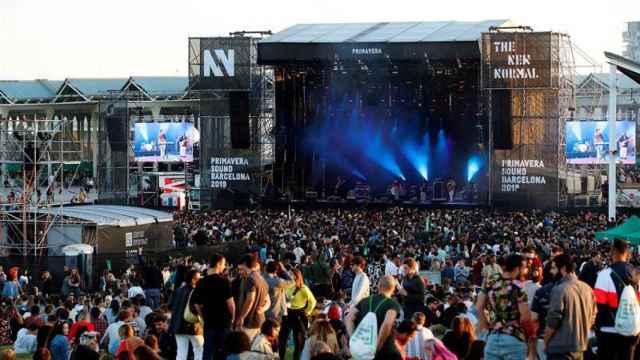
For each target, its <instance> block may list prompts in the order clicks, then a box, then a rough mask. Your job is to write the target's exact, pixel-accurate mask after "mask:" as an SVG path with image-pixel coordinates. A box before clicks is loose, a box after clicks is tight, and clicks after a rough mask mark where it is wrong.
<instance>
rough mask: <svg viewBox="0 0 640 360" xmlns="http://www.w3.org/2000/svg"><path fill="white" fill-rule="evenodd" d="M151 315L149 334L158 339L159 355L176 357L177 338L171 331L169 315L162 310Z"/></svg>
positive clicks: (168, 357) (167, 357)
mask: <svg viewBox="0 0 640 360" xmlns="http://www.w3.org/2000/svg"><path fill="white" fill-rule="evenodd" d="M149 317H150V319H149V320H150V323H151V324H150V326H148V327H147V329H148V331H147V335H153V336H155V337H156V339H157V340H158V349H159V355H160V356H161V357H162V358H165V359H175V358H176V354H177V345H176V338H175V335H173V334H171V333H169V326H168V323H167V317H166V316H165V315H164V314H163V313H161V312H160V311H158V312H154V313H152V314H150V315H149ZM205 341H206V339H205ZM203 357H204V355H203Z"/></svg>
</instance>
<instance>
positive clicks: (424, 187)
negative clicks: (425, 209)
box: [420, 180, 429, 203]
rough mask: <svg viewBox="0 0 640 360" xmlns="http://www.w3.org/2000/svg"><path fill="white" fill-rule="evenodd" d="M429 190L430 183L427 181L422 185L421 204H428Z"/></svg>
mask: <svg viewBox="0 0 640 360" xmlns="http://www.w3.org/2000/svg"><path fill="white" fill-rule="evenodd" d="M428 189H429V182H428V181H426V180H425V181H424V182H422V184H421V185H420V202H421V203H426V202H427V190H428Z"/></svg>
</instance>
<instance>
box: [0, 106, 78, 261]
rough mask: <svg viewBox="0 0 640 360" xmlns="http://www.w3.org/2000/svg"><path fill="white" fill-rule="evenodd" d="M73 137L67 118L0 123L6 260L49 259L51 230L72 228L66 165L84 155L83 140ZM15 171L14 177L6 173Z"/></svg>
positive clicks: (0, 206)
mask: <svg viewBox="0 0 640 360" xmlns="http://www.w3.org/2000/svg"><path fill="white" fill-rule="evenodd" d="M72 134H73V121H72V120H71V119H67V118H63V119H47V118H38V116H37V115H34V116H33V117H32V118H31V117H26V116H23V117H20V118H18V119H12V118H9V119H0V143H1V144H2V146H0V162H1V163H2V167H3V169H4V170H5V171H4V172H3V174H2V183H1V184H0V187H1V188H2V189H3V191H2V192H0V253H1V254H2V255H3V256H16V255H18V256H23V257H25V258H26V257H27V256H33V257H35V258H37V257H39V256H45V255H46V249H47V248H48V246H47V236H48V233H49V230H51V229H52V227H54V226H63V225H64V224H65V223H66V222H67V220H65V218H64V203H65V202H67V203H68V202H69V201H70V199H68V198H65V197H68V195H69V194H68V192H67V191H62V190H64V186H65V185H64V183H65V181H64V179H65V174H64V164H65V159H69V160H72V159H75V158H77V157H78V156H77V155H78V153H79V152H81V151H82V150H81V149H82V147H81V146H80V140H76V139H74V137H73V135H72ZM74 154H75V156H74ZM10 166H13V168H14V172H13V173H12V176H9V174H8V171H7V170H6V169H8V168H9V167H10ZM7 185H8V187H7ZM74 223H75V224H77V223H78V222H77V221H74ZM78 240H79V239H78Z"/></svg>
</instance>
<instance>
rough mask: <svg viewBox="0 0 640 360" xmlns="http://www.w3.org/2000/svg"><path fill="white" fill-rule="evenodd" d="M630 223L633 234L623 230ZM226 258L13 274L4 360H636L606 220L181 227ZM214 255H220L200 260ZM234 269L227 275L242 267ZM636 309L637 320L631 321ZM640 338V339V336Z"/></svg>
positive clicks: (222, 219)
mask: <svg viewBox="0 0 640 360" xmlns="http://www.w3.org/2000/svg"><path fill="white" fill-rule="evenodd" d="M624 219H625V216H621V217H620V219H619V221H624ZM175 220H176V231H175V235H176V244H177V245H178V246H180V247H183V246H200V245H212V244H216V245H224V244H226V243H229V242H233V241H243V242H244V244H246V251H244V253H243V254H240V255H241V256H240V258H241V260H240V261H238V262H237V263H234V264H231V263H230V262H228V261H227V258H226V257H225V256H224V255H223V254H218V253H216V254H208V253H206V251H204V250H203V251H202V252H201V254H200V255H199V256H194V257H183V258H171V259H167V260H165V259H153V256H147V254H145V253H143V250H142V249H140V250H139V253H138V256H137V257H136V259H135V261H132V264H131V266H129V267H127V268H123V269H119V270H118V271H116V269H113V270H105V271H104V273H102V274H101V276H100V278H99V279H98V281H97V282H96V287H95V288H88V287H87V286H86V285H85V284H84V281H83V276H81V275H80V274H79V273H78V271H77V269H65V273H64V275H63V276H59V279H56V278H55V276H52V274H51V273H50V272H49V271H43V272H42V273H39V274H31V273H29V269H20V268H18V267H10V268H8V269H6V271H5V269H2V268H0V283H2V302H1V307H0V346H2V345H7V346H9V347H7V348H5V349H4V350H1V351H0V359H11V358H12V356H13V357H15V354H16V353H17V354H32V355H31V356H32V357H33V358H34V359H54V360H69V359H83V360H85V358H87V359H98V358H105V357H106V358H116V359H139V360H145V359H179V360H186V359H195V360H200V359H206V360H210V359H230V360H234V359H283V360H284V359H293V360H300V359H303V360H312V359H313V360H316V359H317V360H322V359H347V358H353V359H356V360H359V359H380V360H382V359H402V360H405V359H409V360H426V359H433V360H436V359H446V360H449V359H470V360H471V359H545V358H548V359H583V358H590V359H595V358H599V359H635V358H636V356H638V355H636V353H635V347H636V344H637V343H638V340H639V337H638V334H633V335H630V334H627V333H625V332H624V331H622V330H620V328H619V326H618V323H617V320H616V318H617V315H618V311H617V309H618V306H619V304H620V303H624V302H622V301H621V296H622V292H623V289H624V288H625V286H626V285H631V286H632V287H633V288H634V289H635V291H636V292H637V291H638V278H639V277H638V276H636V270H635V269H636V266H639V265H640V257H639V256H638V251H636V249H634V248H633V247H631V246H630V245H629V244H628V243H627V242H625V241H623V240H620V239H616V240H615V241H613V240H614V239H611V240H612V241H606V242H600V241H596V239H595V233H596V232H597V231H600V230H604V229H606V228H607V227H608V226H610V225H612V224H610V223H609V222H608V220H607V217H606V215H603V214H599V213H591V212H584V213H577V214H564V213H555V212H541V211H535V210H529V211H499V210H491V209H465V210H455V209H447V210H425V209H411V208H386V209H370V208H369V209H354V210H344V209H324V210H295V211H294V210H288V211H284V212H281V211H276V210H265V209H261V210H236V211H205V212H201V213H190V212H179V213H176V214H175ZM202 249H208V247H202ZM229 258H231V257H229ZM625 304H626V303H625ZM638 330H639V331H640V329H638Z"/></svg>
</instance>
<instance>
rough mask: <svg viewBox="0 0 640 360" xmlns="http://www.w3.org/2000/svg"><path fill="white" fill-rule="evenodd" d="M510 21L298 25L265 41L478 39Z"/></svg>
mask: <svg viewBox="0 0 640 360" xmlns="http://www.w3.org/2000/svg"><path fill="white" fill-rule="evenodd" d="M509 23H510V21H509V20H486V21H428V22H427V21H421V22H380V23H350V24H298V25H293V26H291V27H289V28H287V29H285V30H283V31H280V32H278V33H276V34H274V35H272V36H270V37H268V38H266V39H264V40H262V41H260V42H261V43H338V42H343V43H344V42H348V43H370V42H385V43H394V42H443V41H444V42H450V41H478V40H479V39H480V35H481V34H482V33H483V32H485V31H488V30H489V28H490V27H492V26H494V27H498V26H506V25H507V24H509Z"/></svg>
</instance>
